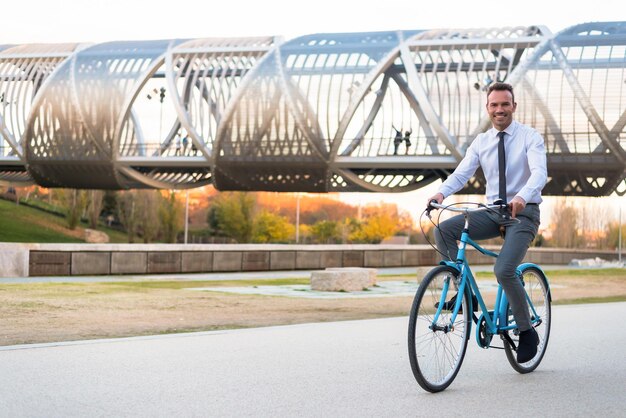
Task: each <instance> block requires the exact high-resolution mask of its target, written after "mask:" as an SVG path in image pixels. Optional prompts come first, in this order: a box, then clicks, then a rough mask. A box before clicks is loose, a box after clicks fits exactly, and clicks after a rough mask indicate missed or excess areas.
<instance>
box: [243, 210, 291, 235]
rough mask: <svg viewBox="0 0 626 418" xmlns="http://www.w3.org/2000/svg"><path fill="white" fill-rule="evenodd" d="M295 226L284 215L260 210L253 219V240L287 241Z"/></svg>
mask: <svg viewBox="0 0 626 418" xmlns="http://www.w3.org/2000/svg"><path fill="white" fill-rule="evenodd" d="M295 229H296V228H295V226H294V225H292V224H290V223H289V220H288V219H287V218H286V217H285V216H279V215H276V214H274V213H272V212H269V211H267V210H262V211H261V212H260V213H259V214H258V215H257V216H256V218H255V220H254V236H253V239H252V241H253V242H260V243H268V242H282V243H285V242H288V241H289V240H290V238H291V237H293V236H294V234H295Z"/></svg>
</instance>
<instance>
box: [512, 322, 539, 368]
mask: <svg viewBox="0 0 626 418" xmlns="http://www.w3.org/2000/svg"><path fill="white" fill-rule="evenodd" d="M538 345H539V335H537V331H535V329H534V328H531V329H529V330H526V331H522V332H520V333H519V344H517V362H518V363H526V362H527V361H530V360H532V359H533V357H535V354H537V346H538Z"/></svg>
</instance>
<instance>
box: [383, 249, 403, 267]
mask: <svg viewBox="0 0 626 418" xmlns="http://www.w3.org/2000/svg"><path fill="white" fill-rule="evenodd" d="M383 264H384V266H385V267H401V266H402V252H401V251H384V252H383Z"/></svg>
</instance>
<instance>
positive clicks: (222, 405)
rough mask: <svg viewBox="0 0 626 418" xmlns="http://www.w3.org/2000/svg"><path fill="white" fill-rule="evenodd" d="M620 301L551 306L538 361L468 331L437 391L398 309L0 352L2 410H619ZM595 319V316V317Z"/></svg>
mask: <svg viewBox="0 0 626 418" xmlns="http://www.w3.org/2000/svg"><path fill="white" fill-rule="evenodd" d="M625 315H626V303H610V304H597V305H575V306H557V307H554V309H553V324H552V334H551V337H550V342H549V345H548V351H547V354H546V357H545V358H544V361H543V363H542V364H541V365H540V366H539V368H538V369H537V370H536V371H535V372H533V373H530V374H527V375H520V374H518V373H516V372H515V371H513V369H512V368H511V367H510V365H509V364H508V362H507V360H506V358H505V355H504V352H503V351H501V350H496V349H490V350H483V349H480V348H478V347H477V345H476V343H475V340H474V334H472V337H471V338H470V341H469V348H468V353H467V355H466V357H465V361H464V364H463V366H462V368H461V371H460V373H459V375H458V376H457V379H456V380H455V382H454V383H453V384H452V386H451V387H450V388H448V390H446V391H445V392H442V393H439V394H434V395H433V394H429V393H426V392H424V391H423V390H422V389H421V388H420V387H419V386H418V385H417V383H416V382H415V380H414V378H413V375H412V372H411V368H410V365H409V360H408V354H407V323H408V318H404V317H403V318H388V319H377V320H366V321H347V322H333V323H321V324H303V325H293V326H281V327H267V328H256V329H244V330H230V331H216V332H202V333H192V334H178V335H164V336H153V337H138V338H125V339H113V340H96V341H80V342H64V343H57V344H35V345H23V346H8V347H2V348H0V375H1V376H2V381H1V383H0V416H3V417H5V416H6V417H44V416H45V417H51V418H53V417H86V416H89V417H92V416H94V417H109V416H132V417H171V416H184V417H196V416H197V417H207V416H211V417H212V416H219V417H231V416H232V417H241V416H254V417H294V416H298V417H364V416H365V417H384V416H388V417H432V416H437V415H441V414H442V413H444V412H448V413H451V412H454V411H463V414H464V415H468V416H493V417H495V416H498V417H501V416H511V417H514V416H542V417H553V416H554V417H557V416H559V417H561V416H615V417H617V416H623V414H624V410H626V397H624V387H626V362H624V350H623V347H624V346H625V345H626V332H624V330H623V328H622V327H620V326H619V324H617V325H616V324H615V321H611V320H602V318H604V319H608V318H620V317H623V316H625ZM599 319H600V320H599Z"/></svg>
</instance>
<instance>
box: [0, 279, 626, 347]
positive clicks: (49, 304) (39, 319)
mask: <svg viewBox="0 0 626 418" xmlns="http://www.w3.org/2000/svg"><path fill="white" fill-rule="evenodd" d="M384 280H407V278H406V277H396V278H394V277H386V278H385V279H384ZM408 280H410V279H408ZM481 280H483V279H481ZM551 282H552V283H553V284H554V287H553V289H552V293H553V300H554V302H555V303H559V301H573V300H574V301H575V300H577V299H580V298H601V299H602V298H611V300H615V298H616V297H617V299H618V300H619V299H620V298H621V300H626V275H621V274H615V275H614V276H613V275H612V276H604V277H601V278H598V277H595V276H578V277H575V278H568V277H564V278H561V277H557V278H555V279H553V280H551ZM208 285H209V284H208V283H206V282H203V283H199V282H182V283H181V282H176V283H175V284H172V285H171V286H170V285H168V284H159V285H155V283H154V282H152V283H149V282H146V284H145V285H142V284H141V283H71V284H67V283H65V284H50V283H46V284H4V285H1V286H0V298H1V299H2V304H0V318H1V319H0V321H1V322H0V323H1V325H0V345H13V344H24V343H39V342H53V341H70V340H81V339H93V338H110V337H124V336H135V335H151V334H161V333H174V332H185V331H205V330H216V329H231V328H243V327H259V326H269V325H286V324H296V323H307V322H326V321H344V320H353V319H369V318H382V317H392V316H406V315H408V313H409V311H410V309H411V304H412V299H413V298H412V297H407V296H403V297H376V298H372V297H370V298H362V299H358V298H342V299H308V298H307V299H305V298H291V297H275V296H261V295H236V294H229V293H215V292H199V291H193V290H188V289H186V288H191V287H199V286H208ZM210 285H215V283H211V284H210ZM237 285H238V284H233V286H237ZM224 289H225V290H227V288H226V287H225V288H224Z"/></svg>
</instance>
